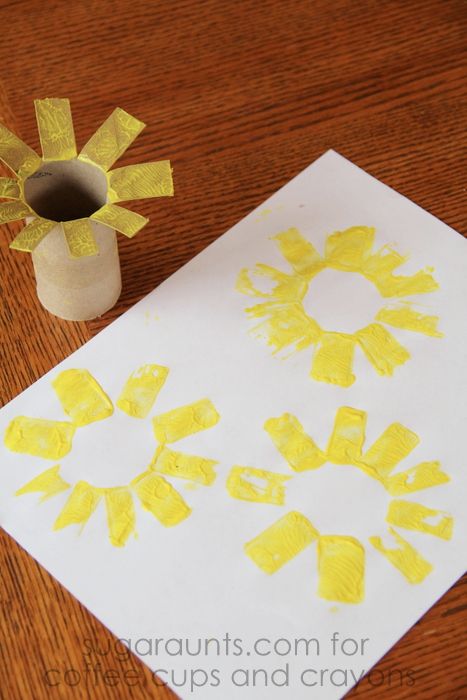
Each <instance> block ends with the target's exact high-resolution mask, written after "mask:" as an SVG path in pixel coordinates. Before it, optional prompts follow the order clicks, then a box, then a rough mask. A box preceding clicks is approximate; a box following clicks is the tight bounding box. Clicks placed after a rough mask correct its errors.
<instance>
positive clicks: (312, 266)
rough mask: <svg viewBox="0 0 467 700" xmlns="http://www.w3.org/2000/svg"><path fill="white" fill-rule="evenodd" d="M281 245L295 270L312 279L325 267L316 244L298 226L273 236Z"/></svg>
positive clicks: (283, 253) (282, 250)
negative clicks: (308, 239)
mask: <svg viewBox="0 0 467 700" xmlns="http://www.w3.org/2000/svg"><path fill="white" fill-rule="evenodd" d="M273 240H276V241H277V243H278V245H279V250H280V251H281V253H282V255H283V256H284V258H285V259H286V260H287V262H289V263H290V264H291V266H292V268H293V270H294V271H295V272H296V273H297V274H298V275H302V276H303V277H305V279H306V280H308V281H309V280H311V279H312V278H313V277H314V276H315V275H316V274H317V273H318V272H320V271H321V270H322V269H323V268H324V267H325V263H324V261H323V260H322V258H321V256H320V255H319V253H318V252H317V251H316V250H315V248H314V246H313V245H312V244H311V243H310V241H307V240H306V238H304V237H303V236H302V235H301V233H300V231H299V230H298V229H296V228H289V229H288V230H287V231H283V232H282V233H278V234H277V235H276V236H273Z"/></svg>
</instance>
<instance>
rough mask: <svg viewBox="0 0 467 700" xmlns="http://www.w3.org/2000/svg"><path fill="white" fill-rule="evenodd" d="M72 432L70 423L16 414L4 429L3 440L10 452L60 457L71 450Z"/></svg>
mask: <svg viewBox="0 0 467 700" xmlns="http://www.w3.org/2000/svg"><path fill="white" fill-rule="evenodd" d="M74 433H75V426H74V425H72V424H71V423H65V422H62V421H54V420H44V419H42V418H27V417H26V416H17V418H13V420H12V421H11V423H10V424H9V425H8V427H7V429H6V431H5V438H4V442H5V446H6V447H7V448H8V449H9V450H12V452H22V453H25V454H29V455H33V456H34V457H43V458H44V459H61V458H62V457H64V456H65V455H66V454H68V452H69V451H70V450H71V445H72V441H73V435H74Z"/></svg>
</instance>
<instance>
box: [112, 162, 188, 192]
mask: <svg viewBox="0 0 467 700" xmlns="http://www.w3.org/2000/svg"><path fill="white" fill-rule="evenodd" d="M109 185H110V189H109V200H110V201H111V202H124V201H128V200H130V199H146V198H147V197H172V196H173V193H174V187H173V181H172V168H171V167H170V160H160V161H159V162H157V163H140V164H139V165H126V166H124V167H123V168H116V170H111V171H110V173H109Z"/></svg>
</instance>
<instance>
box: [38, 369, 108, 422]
mask: <svg viewBox="0 0 467 700" xmlns="http://www.w3.org/2000/svg"><path fill="white" fill-rule="evenodd" d="M52 386H53V388H54V389H55V393H56V394H57V396H58V399H59V401H60V403H61V404H62V407H63V410H64V411H65V413H66V414H67V415H68V416H70V418H71V420H72V422H73V424H74V425H76V426H80V427H81V426H83V425H89V423H94V422H95V421H98V420H103V419H104V418H108V417H109V416H111V415H112V413H113V411H114V409H113V405H112V401H111V400H110V399H109V397H108V396H107V394H106V393H105V391H104V390H103V389H102V387H101V386H100V385H99V384H98V383H97V382H96V380H95V379H94V377H93V376H92V374H90V372H88V371H87V370H86V369H66V370H64V371H63V372H60V374H59V375H57V377H55V379H54V380H53V382H52Z"/></svg>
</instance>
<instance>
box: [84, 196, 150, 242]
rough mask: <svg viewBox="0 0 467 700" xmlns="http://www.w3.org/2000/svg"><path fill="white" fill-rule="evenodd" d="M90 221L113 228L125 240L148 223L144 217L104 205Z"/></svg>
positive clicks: (113, 206)
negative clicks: (124, 237)
mask: <svg viewBox="0 0 467 700" xmlns="http://www.w3.org/2000/svg"><path fill="white" fill-rule="evenodd" d="M91 219H93V220H94V221H98V222H99V223H101V224H105V225H106V226H110V227H111V228H114V229H115V230H116V231H119V232H120V233H123V235H124V236H126V237H127V238H133V236H135V235H136V234H137V233H138V231H141V229H142V228H143V226H146V224H147V223H148V221H149V219H147V218H146V217H145V216H142V215H141V214H138V213H137V212H135V211H131V210H130V209H125V208H124V207H118V206H117V205H116V204H104V206H103V207H101V208H100V209H98V210H97V211H96V212H94V214H91Z"/></svg>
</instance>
